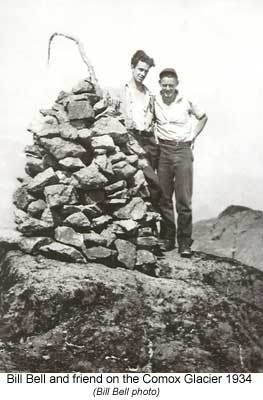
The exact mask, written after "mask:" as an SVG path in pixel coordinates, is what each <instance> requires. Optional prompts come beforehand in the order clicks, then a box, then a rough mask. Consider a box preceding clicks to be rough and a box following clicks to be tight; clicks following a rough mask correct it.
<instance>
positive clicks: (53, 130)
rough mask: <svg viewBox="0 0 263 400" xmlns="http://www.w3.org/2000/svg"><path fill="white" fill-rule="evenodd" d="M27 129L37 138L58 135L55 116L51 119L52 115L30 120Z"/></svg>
mask: <svg viewBox="0 0 263 400" xmlns="http://www.w3.org/2000/svg"><path fill="white" fill-rule="evenodd" d="M27 130H28V131H29V132H31V133H33V134H34V135H36V136H37V137H38V138H44V137H47V138H53V137H57V136H59V135H60V129H59V126H58V125H57V121H56V119H55V118H53V119H52V117H45V118H43V119H42V121H35V122H32V123H31V124H30V126H29V127H28V129H27Z"/></svg>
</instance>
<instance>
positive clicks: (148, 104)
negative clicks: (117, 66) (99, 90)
mask: <svg viewBox="0 0 263 400" xmlns="http://www.w3.org/2000/svg"><path fill="white" fill-rule="evenodd" d="M142 88H143V91H139V90H138V89H137V87H136V85H135V83H134V82H133V81H130V82H128V83H126V85H125V86H124V87H122V88H119V89H117V90H116V91H115V93H114V94H113V95H112V96H111V97H112V98H117V99H119V101H120V112H121V114H122V115H123V118H124V121H125V126H126V128H127V129H138V130H140V131H152V130H153V96H152V95H151V93H150V91H149V89H148V88H147V87H146V86H145V85H142Z"/></svg>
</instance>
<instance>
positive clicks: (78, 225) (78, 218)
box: [64, 211, 91, 232]
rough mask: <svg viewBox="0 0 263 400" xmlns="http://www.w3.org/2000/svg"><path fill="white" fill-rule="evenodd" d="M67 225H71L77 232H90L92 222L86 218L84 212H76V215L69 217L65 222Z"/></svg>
mask: <svg viewBox="0 0 263 400" xmlns="http://www.w3.org/2000/svg"><path fill="white" fill-rule="evenodd" d="M64 224H65V225H69V226H71V227H72V228H74V229H76V230H77V231H81V232H82V231H83V232H84V231H87V230H90V227H91V223H90V220H89V219H88V218H87V217H86V215H85V214H84V213H83V212H81V211H80V212H76V213H74V214H71V215H69V216H68V217H67V218H66V219H65V220H64Z"/></svg>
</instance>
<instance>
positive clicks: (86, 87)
mask: <svg viewBox="0 0 263 400" xmlns="http://www.w3.org/2000/svg"><path fill="white" fill-rule="evenodd" d="M72 92H73V93H74V94H81V93H95V88H94V85H93V83H92V82H90V81H89V80H88V79H82V80H81V81H79V82H78V83H77V85H75V86H74V87H73V88H72Z"/></svg>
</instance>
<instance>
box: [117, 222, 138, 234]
mask: <svg viewBox="0 0 263 400" xmlns="http://www.w3.org/2000/svg"><path fill="white" fill-rule="evenodd" d="M115 223H116V224H117V225H119V226H120V227H121V228H122V229H123V230H124V231H125V232H127V233H129V234H131V235H134V234H135V233H136V232H137V230H138V228H139V224H138V222H136V221H134V220H133V219H124V220H119V221H115Z"/></svg>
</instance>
